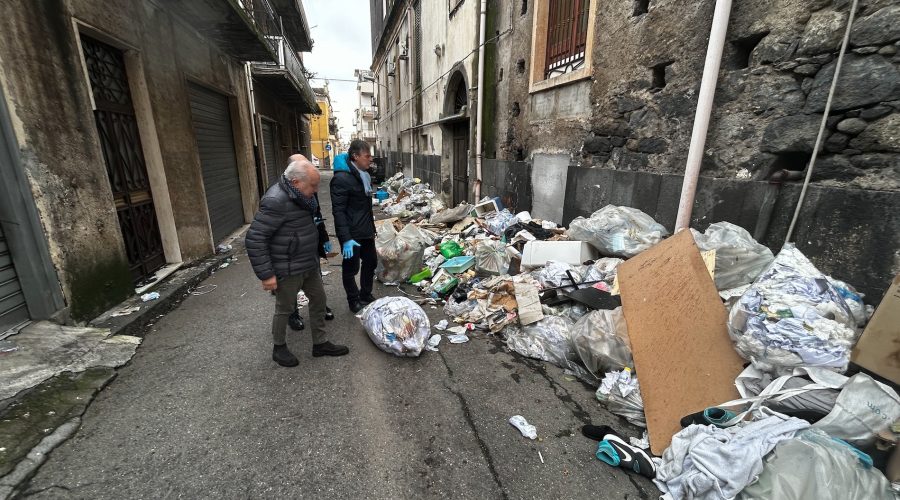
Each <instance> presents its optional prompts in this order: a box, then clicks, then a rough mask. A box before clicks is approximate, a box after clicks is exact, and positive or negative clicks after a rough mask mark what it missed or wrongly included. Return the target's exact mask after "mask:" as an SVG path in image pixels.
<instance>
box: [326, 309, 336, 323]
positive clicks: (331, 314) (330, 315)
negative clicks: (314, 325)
mask: <svg viewBox="0 0 900 500" xmlns="http://www.w3.org/2000/svg"><path fill="white" fill-rule="evenodd" d="M325 319H326V320H327V321H331V320H333V319H334V312H332V310H331V308H330V307H328V306H325Z"/></svg>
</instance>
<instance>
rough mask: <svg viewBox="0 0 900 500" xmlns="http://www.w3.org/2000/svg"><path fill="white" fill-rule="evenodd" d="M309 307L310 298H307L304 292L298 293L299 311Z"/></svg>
mask: <svg viewBox="0 0 900 500" xmlns="http://www.w3.org/2000/svg"><path fill="white" fill-rule="evenodd" d="M308 305H309V297H307V296H306V292H304V291H303V290H300V291H299V292H297V309H303V308H304V307H306V306H308Z"/></svg>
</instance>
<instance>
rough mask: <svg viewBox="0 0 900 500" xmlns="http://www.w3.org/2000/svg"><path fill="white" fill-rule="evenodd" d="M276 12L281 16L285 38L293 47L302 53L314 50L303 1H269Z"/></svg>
mask: <svg viewBox="0 0 900 500" xmlns="http://www.w3.org/2000/svg"><path fill="white" fill-rule="evenodd" d="M269 1H270V2H271V4H272V7H274V8H275V12H277V13H278V15H279V16H281V26H282V27H283V28H284V36H286V37H287V38H288V40H290V42H291V45H293V46H294V48H295V49H297V50H298V51H300V52H309V51H311V50H312V46H313V40H312V37H311V36H310V34H309V23H308V22H307V21H306V12H304V10H303V2H301V0H269Z"/></svg>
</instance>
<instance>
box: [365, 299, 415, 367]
mask: <svg viewBox="0 0 900 500" xmlns="http://www.w3.org/2000/svg"><path fill="white" fill-rule="evenodd" d="M359 318H360V321H361V322H362V325H363V328H365V330H366V333H368V334H369V338H370V339H372V342H374V343H375V345H376V346H377V347H378V348H379V349H381V350H382V351H384V352H386V353H389V354H395V355H397V356H406V357H416V356H418V355H419V354H421V353H422V349H423V348H425V343H426V342H427V340H428V338H429V337H430V336H431V324H430V323H429V321H428V315H426V314H425V311H423V310H422V308H421V307H419V306H418V305H416V303H415V302H413V301H411V300H409V299H407V298H406V297H383V298H380V299H378V300H376V301H375V302H372V303H371V304H369V305H368V306H367V307H366V308H365V309H364V310H363V311H362V313H361V314H360V315H359Z"/></svg>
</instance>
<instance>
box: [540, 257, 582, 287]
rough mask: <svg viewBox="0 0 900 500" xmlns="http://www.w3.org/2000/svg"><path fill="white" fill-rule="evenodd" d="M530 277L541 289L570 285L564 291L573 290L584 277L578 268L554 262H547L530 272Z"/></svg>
mask: <svg viewBox="0 0 900 500" xmlns="http://www.w3.org/2000/svg"><path fill="white" fill-rule="evenodd" d="M531 275H532V276H534V278H535V279H536V280H538V281H539V282H540V284H541V287H543V288H558V287H563V286H566V285H572V286H567V287H566V288H564V290H566V291H572V290H575V289H576V285H578V284H579V283H581V282H583V281H584V277H583V276H582V275H581V271H579V270H578V268H576V267H572V266H571V265H569V264H566V263H565V262H557V261H554V260H551V261H548V262H547V265H546V266H544V267H542V268H540V269H538V270H536V271H532V273H531ZM570 275H571V279H570ZM573 279H574V280H575V281H574V283H573V281H572V280H573Z"/></svg>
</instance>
